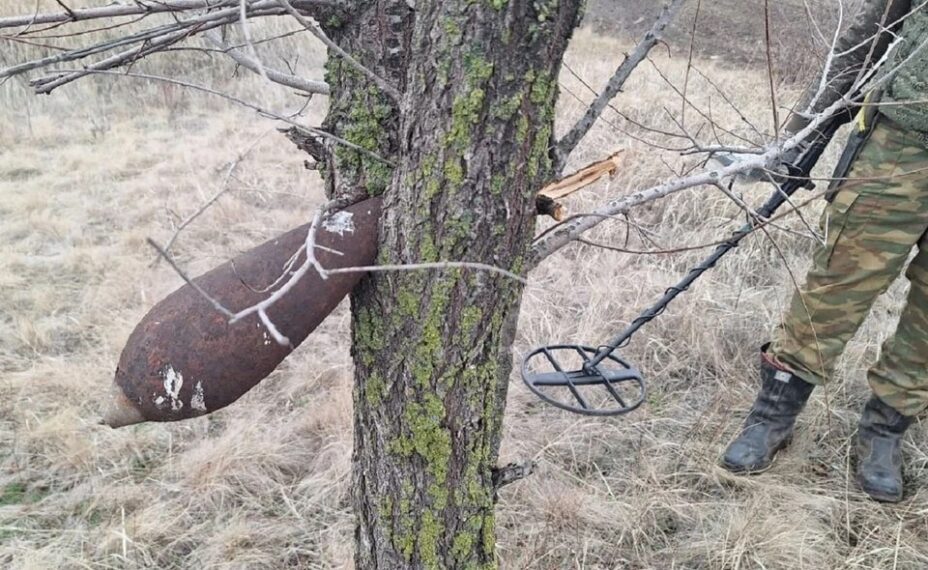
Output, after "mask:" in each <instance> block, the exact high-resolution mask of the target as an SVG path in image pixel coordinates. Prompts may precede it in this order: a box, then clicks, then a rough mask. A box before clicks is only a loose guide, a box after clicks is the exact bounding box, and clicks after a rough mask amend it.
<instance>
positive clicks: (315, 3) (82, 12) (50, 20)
mask: <svg viewBox="0 0 928 570" xmlns="http://www.w3.org/2000/svg"><path fill="white" fill-rule="evenodd" d="M246 1H247V3H248V4H249V8H254V6H255V5H257V4H265V5H266V4H270V3H271V2H272V1H273V0H270V1H269V0H264V1H255V0H246ZM237 3H238V0H134V1H133V2H131V3H126V4H111V5H109V6H100V7H97V8H78V9H71V10H69V11H65V12H55V13H47V14H30V15H26V16H11V17H7V18H0V29H3V28H18V27H22V26H34V25H41V24H58V23H69V22H79V21H84V20H100V19H106V18H114V17H122V16H138V15H147V14H157V13H168V12H184V11H187V10H204V9H208V10H215V9H216V8H225V7H229V6H235V5H236V4H237ZM292 5H293V7H294V8H296V9H298V10H302V11H306V12H311V11H312V10H314V9H318V8H329V9H341V8H342V7H343V6H342V5H341V4H340V3H339V2H336V1H334V0H293V2H292Z"/></svg>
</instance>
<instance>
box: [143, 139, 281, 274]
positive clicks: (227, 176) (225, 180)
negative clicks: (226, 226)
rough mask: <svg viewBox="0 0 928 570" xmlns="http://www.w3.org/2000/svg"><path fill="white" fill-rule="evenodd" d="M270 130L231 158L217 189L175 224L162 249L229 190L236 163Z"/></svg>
mask: <svg viewBox="0 0 928 570" xmlns="http://www.w3.org/2000/svg"><path fill="white" fill-rule="evenodd" d="M270 132H271V130H267V131H264V132H263V133H261V135H260V136H259V137H258V138H256V139H255V140H254V141H253V142H252V143H251V144H250V145H248V148H246V149H245V150H243V151H242V152H240V153H238V156H236V157H235V160H233V161H232V163H231V164H229V168H228V169H226V174H225V176H224V177H223V179H222V184H221V186H220V188H219V191H218V192H216V193H215V194H213V195H212V196H211V197H210V198H209V199H208V200H206V201H205V202H203V204H202V205H201V206H200V207H199V208H197V210H196V211H195V212H194V213H192V214H190V215H189V216H187V218H186V219H185V220H184V221H183V222H181V223H180V225H179V226H177V228H176V229H175V230H174V233H173V234H172V235H171V239H169V240H168V242H167V243H166V244H165V245H164V251H166V252H170V251H171V246H173V245H174V242H175V241H177V238H178V236H180V233H181V232H182V231H184V228H186V227H187V226H189V225H190V224H191V223H192V222H193V221H194V220H196V219H197V218H199V217H200V216H201V215H202V214H203V212H205V211H206V210H208V209H209V208H210V206H212V205H213V204H215V203H216V201H217V200H219V198H220V197H222V195H223V194H225V193H226V192H228V191H229V188H230V186H229V180H231V179H232V174H233V173H234V172H235V169H236V168H238V165H239V164H240V163H241V162H242V161H243V160H244V159H245V157H246V156H248V155H249V154H251V151H252V150H254V148H255V147H256V146H258V143H259V142H261V139H263V138H264V137H265V136H267V134H268V133H270ZM157 259H160V258H157ZM157 259H156V260H157Z"/></svg>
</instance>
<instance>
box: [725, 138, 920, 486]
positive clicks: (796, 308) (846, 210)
mask: <svg viewBox="0 0 928 570" xmlns="http://www.w3.org/2000/svg"><path fill="white" fill-rule="evenodd" d="M926 166H928V150H926V149H925V148H924V147H923V146H922V145H921V143H920V141H918V140H917V139H915V138H914V137H913V136H912V135H909V134H908V133H906V132H904V131H901V130H900V129H898V128H897V127H896V126H895V125H893V124H892V123H890V122H889V121H887V120H883V121H882V122H881V123H880V124H878V125H877V127H876V130H875V131H874V133H873V134H872V136H871V138H870V140H869V141H868V142H867V144H866V146H865V147H864V149H863V150H862V151H861V154H860V156H859V158H858V159H857V161H856V162H855V164H854V167H853V168H852V169H851V172H850V174H849V181H848V182H846V183H845V184H843V185H842V187H841V188H840V189H839V190H838V192H837V194H836V196H835V199H834V201H833V202H832V203H831V204H829V205H828V207H827V208H826V210H825V212H824V214H823V217H822V227H823V228H824V229H825V230H826V243H825V244H824V246H823V247H820V248H819V249H818V250H817V251H816V253H815V256H814V258H813V266H812V269H811V270H810V271H809V273H808V276H807V278H806V283H805V285H804V286H803V287H802V288H801V289H800V290H798V291H797V292H796V294H795V295H794V297H793V300H792V303H791V305H790V309H789V311H788V312H787V314H786V316H785V317H784V319H783V321H782V323H781V325H780V326H779V327H778V329H777V332H776V333H775V335H774V338H773V342H772V343H771V345H770V347H769V348H767V349H766V350H765V351H764V353H763V354H762V363H761V379H762V384H761V389H760V392H759V394H758V396H757V399H756V400H755V402H754V406H753V407H752V408H751V412H750V413H749V414H748V417H747V419H746V420H745V422H744V425H743V427H742V429H741V431H740V433H739V435H738V437H737V438H736V439H735V440H734V441H733V442H732V443H731V445H729V447H728V449H727V450H726V452H725V455H724V456H723V458H722V464H723V466H725V467H726V468H728V469H729V470H731V471H734V472H739V473H756V472H761V471H764V470H766V469H767V468H768V467H769V466H770V464H771V462H772V461H773V458H774V457H775V455H776V453H777V451H779V450H780V449H781V448H782V447H784V446H785V445H786V444H787V443H788V441H789V439H790V436H791V435H792V430H793V425H794V424H795V420H796V416H797V415H798V414H799V412H800V411H801V410H802V408H803V407H804V405H805V403H806V401H807V400H808V398H809V395H810V394H811V392H812V386H813V385H815V384H821V383H823V382H824V381H825V380H826V379H827V378H828V377H829V376H831V374H832V371H833V369H834V363H835V361H836V360H837V358H838V357H839V356H840V354H841V352H842V351H843V350H844V346H845V344H846V343H847V342H848V341H849V340H850V339H851V337H853V335H854V333H855V332H857V329H858V328H859V327H860V324H861V323H862V322H863V320H864V318H866V316H867V313H868V312H869V311H870V308H871V306H872V305H873V302H874V301H875V300H876V298H877V297H878V296H879V295H880V294H881V293H883V292H884V291H885V290H886V289H887V288H888V287H889V285H890V284H891V283H892V282H893V281H894V280H895V279H896V277H898V276H899V274H900V273H901V271H902V268H903V267H904V266H905V262H906V260H907V259H908V256H909V253H910V252H911V250H912V247H913V246H914V245H915V244H916V243H917V242H918V241H919V238H920V237H921V235H922V234H924V232H925V227H926V225H928V208H919V207H914V206H913V203H914V202H913V201H915V202H917V199H916V198H917V196H918V195H919V194H920V193H922V188H923V187H925V183H924V181H925V180H926V177H928V172H926V173H920V174H917V175H906V174H905V173H908V172H912V171H915V170H919V169H921V168H924V167H926Z"/></svg>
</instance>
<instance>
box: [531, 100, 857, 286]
mask: <svg viewBox="0 0 928 570" xmlns="http://www.w3.org/2000/svg"><path fill="white" fill-rule="evenodd" d="M845 106H846V102H845V101H844V99H842V100H840V101H836V102H835V103H833V104H832V105H831V106H829V107H828V108H827V109H825V111H824V112H822V113H821V114H819V115H818V116H817V117H816V118H815V119H814V120H812V121H811V122H810V123H809V124H808V125H807V126H806V127H805V128H803V129H802V130H800V131H799V132H798V133H796V134H795V135H793V136H792V137H790V138H788V139H787V140H785V141H784V142H783V143H782V144H776V145H771V146H769V147H768V148H767V149H766V150H765V152H764V153H763V154H758V155H755V156H749V157H745V158H744V159H743V160H739V161H737V162H735V163H733V164H731V165H729V166H725V167H721V168H716V169H713V170H703V171H701V172H698V173H696V174H692V175H689V176H684V177H678V178H674V179H671V180H668V181H667V182H664V183H662V184H658V185H657V186H652V187H651V188H648V189H646V190H641V191H639V192H636V193H634V194H631V195H629V196H625V197H622V198H617V199H615V200H612V201H610V202H608V203H606V204H604V205H603V206H601V207H599V208H597V209H596V210H594V211H593V212H591V213H590V214H588V215H585V216H582V217H576V218H574V219H572V220H571V221H569V222H564V223H562V224H560V225H559V226H555V227H556V228H557V229H555V230H553V231H550V232H549V233H548V234H547V235H545V236H544V237H543V238H540V239H538V240H536V241H535V244H534V245H533V246H532V251H531V254H530V257H529V260H528V263H527V266H528V268H529V269H533V268H535V267H536V266H537V265H538V264H539V263H540V262H541V261H542V260H543V259H545V258H546V257H548V256H550V255H552V254H553V253H554V252H556V251H558V250H559V249H561V248H562V247H564V246H565V245H567V244H569V243H570V242H571V241H573V240H574V239H576V238H578V237H580V236H581V235H582V234H583V233H584V232H586V231H588V230H590V229H592V228H594V227H596V226H597V225H599V224H600V223H602V222H603V221H604V220H605V219H607V218H609V217H611V216H615V215H617V214H622V213H625V212H627V211H628V210H629V209H630V208H632V207H635V206H638V205H641V204H644V203H647V202H650V201H652V200H656V199H658V198H663V197H665V196H669V195H671V194H675V193H677V192H680V191H682V190H686V189H689V188H694V187H697V186H708V185H715V184H716V183H717V182H721V181H723V180H726V179H728V178H730V177H733V176H736V175H738V174H742V173H745V172H748V171H750V170H754V169H757V168H760V169H766V168H767V167H768V165H770V164H773V163H775V162H776V161H777V160H778V159H779V157H781V156H782V155H783V154H784V153H785V152H787V151H789V150H791V149H793V148H796V147H797V146H799V145H800V144H802V143H803V142H804V141H805V140H807V139H809V138H811V137H812V136H813V135H814V133H816V132H817V131H818V129H819V127H820V126H821V125H822V124H823V123H824V122H825V121H827V120H828V119H829V118H830V117H831V116H832V115H833V114H835V113H837V112H839V111H840V110H841V109H843V108H845Z"/></svg>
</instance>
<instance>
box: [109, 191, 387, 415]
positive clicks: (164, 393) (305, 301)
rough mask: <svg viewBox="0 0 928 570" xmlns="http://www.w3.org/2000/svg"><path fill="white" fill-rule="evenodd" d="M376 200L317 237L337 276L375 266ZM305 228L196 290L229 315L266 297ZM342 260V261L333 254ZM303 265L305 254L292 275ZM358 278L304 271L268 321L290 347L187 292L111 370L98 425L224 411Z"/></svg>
mask: <svg viewBox="0 0 928 570" xmlns="http://www.w3.org/2000/svg"><path fill="white" fill-rule="evenodd" d="M380 214H381V199H380V198H373V199H370V200H366V201H364V202H360V203H358V204H355V205H354V206H351V207H349V208H346V209H344V210H341V211H339V212H336V213H334V214H332V215H331V216H329V217H328V218H327V219H326V220H325V221H323V223H322V225H321V226H320V227H319V229H318V232H317V234H316V243H317V245H318V246H322V247H319V248H317V249H316V258H317V259H318V260H319V262H320V263H321V264H322V266H323V267H326V268H330V269H335V268H343V267H357V266H366V265H372V264H373V263H374V258H375V256H376V252H377V234H378V221H379V219H380ZM308 230H309V224H307V225H304V226H301V227H299V228H296V229H294V230H291V231H289V232H287V233H285V234H283V235H281V236H279V237H277V238H275V239H272V240H270V241H267V242H265V243H263V244H261V245H259V246H257V247H256V248H254V249H252V250H250V251H248V252H245V253H243V254H241V255H239V256H238V257H236V258H235V259H233V260H232V261H230V262H226V263H224V264H222V265H220V266H219V267H216V268H214V269H212V270H211V271H209V272H207V273H205V274H204V275H201V276H200V277H197V278H196V279H194V280H193V281H194V282H195V283H196V284H197V285H198V286H199V287H201V288H202V289H203V290H204V291H206V292H207V293H208V294H209V295H210V296H212V297H213V298H215V299H216V300H217V301H219V302H220V303H222V305H223V306H225V307H226V308H228V309H229V310H231V311H233V312H235V311H240V310H243V309H245V308H247V307H250V306H252V305H255V304H256V303H258V302H259V301H262V300H263V299H265V298H267V296H268V295H270V292H263V293H262V292H261V290H262V289H264V288H267V287H269V286H270V285H271V284H273V283H275V281H277V280H278V279H279V278H280V277H281V273H282V272H283V270H284V266H285V265H286V264H287V262H288V260H289V259H290V258H291V256H292V255H293V254H294V253H295V252H296V251H297V250H298V249H299V248H300V246H301V245H303V243H304V240H305V238H306V232H307V231H308ZM336 252H339V253H341V255H339V254H338V253H336ZM303 260H305V255H304V254H301V256H300V258H299V259H298V260H297V262H296V264H294V265H293V267H294V268H296V267H299V266H300V264H301V263H302V262H303ZM362 277H363V274H362V273H340V274H335V275H329V276H328V278H327V279H323V278H322V277H321V276H320V275H319V274H318V272H316V271H315V270H314V269H310V270H309V272H307V273H306V275H304V276H303V278H302V279H301V280H300V281H299V282H298V283H297V284H296V285H295V286H294V288H293V289H291V290H290V291H289V292H288V293H287V294H286V295H284V296H283V297H282V298H281V299H280V300H279V301H278V302H277V303H276V304H274V305H273V306H271V307H270V308H268V310H267V316H268V317H269V318H270V319H271V321H272V322H273V323H274V325H275V326H276V327H277V330H278V331H279V332H280V333H281V334H282V335H284V336H286V337H287V338H289V340H290V345H291V346H281V345H280V344H278V343H277V342H275V340H274V338H273V336H272V335H271V334H270V333H269V332H268V330H267V329H266V328H265V327H264V325H263V324H262V323H261V321H260V319H259V317H258V315H257V314H252V315H249V316H248V317H245V318H244V319H242V320H240V321H238V322H236V323H234V324H230V323H229V319H228V317H227V316H226V315H224V314H222V313H221V312H219V311H218V310H217V309H216V308H215V307H213V305H212V304H210V302H209V301H208V300H206V299H205V298H204V297H203V296H202V295H200V294H199V293H198V292H197V291H196V290H195V289H194V288H193V287H191V286H190V285H184V286H183V287H181V288H179V289H177V290H176V291H174V292H173V293H171V294H170V295H168V296H167V297H166V298H165V299H163V300H162V301H161V302H159V303H158V304H157V305H155V306H154V307H153V308H152V309H151V310H150V311H149V312H148V314H146V315H145V317H144V318H143V319H142V320H141V322H139V324H138V325H137V326H136V327H135V330H133V331H132V334H131V335H130V336H129V340H128V342H127V343H126V346H125V348H123V351H122V355H121V356H120V358H119V365H118V366H117V368H116V375H115V379H114V387H113V397H112V399H111V402H110V403H109V408H108V409H107V410H106V412H105V413H104V418H103V420H102V423H104V424H106V425H108V426H110V427H114V428H115V427H121V426H126V425H131V424H136V423H140V422H143V421H157V422H168V421H177V420H183V419H187V418H192V417H197V416H201V415H203V414H208V413H210V412H214V411H216V410H219V409H221V408H224V407H225V406H228V405H229V404H231V403H232V402H234V401H235V400H237V399H238V398H240V397H241V396H242V395H243V394H245V392H247V391H248V390H250V389H251V388H253V387H254V386H255V385H257V384H258V383H259V382H260V381H261V380H263V379H264V378H266V377H267V376H268V375H269V374H270V373H271V372H272V371H273V370H274V369H275V368H277V366H278V365H279V364H280V363H281V362H282V361H283V360H284V358H286V357H287V355H289V354H290V352H291V351H292V350H293V349H294V348H295V347H297V346H299V344H300V343H301V342H303V340H304V339H305V338H306V337H307V336H308V335H309V334H310V333H311V332H312V331H313V330H314V329H315V328H316V327H317V326H319V324H320V323H321V322H322V321H323V320H324V319H325V318H326V317H327V316H328V315H329V313H331V312H332V311H333V310H334V309H335V307H336V306H337V305H338V304H339V303H340V302H341V300H342V299H344V298H345V296H347V295H348V293H349V292H350V291H351V290H352V289H353V288H354V286H355V285H356V284H357V283H358V281H360V280H361V278H362Z"/></svg>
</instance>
